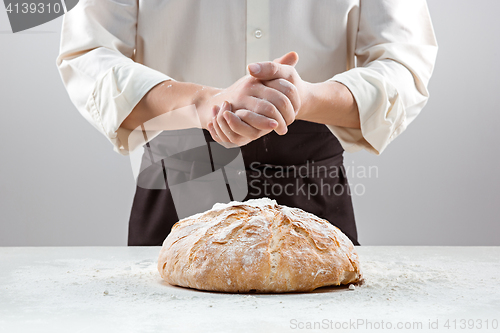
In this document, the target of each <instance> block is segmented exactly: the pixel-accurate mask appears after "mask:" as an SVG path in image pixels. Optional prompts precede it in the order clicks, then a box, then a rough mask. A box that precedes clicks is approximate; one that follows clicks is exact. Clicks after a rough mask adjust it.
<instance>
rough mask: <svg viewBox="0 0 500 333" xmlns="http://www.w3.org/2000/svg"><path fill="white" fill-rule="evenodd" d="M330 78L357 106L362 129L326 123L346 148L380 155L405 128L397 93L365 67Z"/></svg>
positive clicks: (402, 110) (377, 74)
mask: <svg viewBox="0 0 500 333" xmlns="http://www.w3.org/2000/svg"><path fill="white" fill-rule="evenodd" d="M330 80H333V81H337V82H340V83H342V84H343V85H345V86H346V87H347V88H348V89H349V90H350V91H351V93H352V95H353V97H354V99H355V101H356V103H357V105H358V110H359V118H360V125H361V129H352V128H344V127H338V126H330V125H328V126H327V127H328V128H329V129H330V130H331V131H332V133H333V134H334V135H335V136H336V137H337V138H338V139H339V141H340V143H341V144H342V147H343V148H344V150H345V151H347V152H355V151H359V150H361V149H366V150H367V151H369V152H370V153H373V154H376V155H379V154H381V153H382V152H383V151H384V149H385V148H386V147H387V145H388V144H389V143H390V142H391V141H392V140H393V139H394V138H395V137H397V136H398V135H399V134H400V133H401V132H403V131H404V130H405V129H406V124H405V111H404V107H403V103H402V101H401V99H400V97H399V94H398V92H397V90H396V89H395V88H394V86H392V85H391V84H390V83H389V82H387V80H385V79H384V77H383V76H382V75H381V74H380V73H378V72H376V71H374V70H372V69H370V68H368V67H364V68H354V69H351V70H349V71H347V72H343V73H340V74H337V75H335V76H334V77H333V78H331V79H330Z"/></svg>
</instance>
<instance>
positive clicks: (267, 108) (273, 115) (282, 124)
mask: <svg viewBox="0 0 500 333" xmlns="http://www.w3.org/2000/svg"><path fill="white" fill-rule="evenodd" d="M265 88H267V89H269V90H274V89H272V88H268V87H265ZM282 95H283V94H282ZM283 96H284V95H283ZM251 98H252V99H253V103H252V104H253V107H251V108H248V110H252V111H253V112H255V113H257V114H259V115H261V116H264V117H267V118H270V119H274V120H276V121H277V122H278V126H276V128H275V129H274V131H275V132H276V133H278V134H279V135H284V134H286V133H287V132H288V128H287V123H286V121H285V118H284V117H283V115H282V114H281V112H280V110H279V109H278V108H277V107H276V106H275V105H274V104H273V103H271V102H270V101H268V100H266V99H265V97H264V98H259V97H251ZM284 98H287V97H286V96H284Z"/></svg>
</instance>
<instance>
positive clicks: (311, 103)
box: [296, 81, 361, 129]
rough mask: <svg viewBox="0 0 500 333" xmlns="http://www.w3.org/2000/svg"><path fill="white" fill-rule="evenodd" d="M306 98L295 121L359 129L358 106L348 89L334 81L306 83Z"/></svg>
mask: <svg viewBox="0 0 500 333" xmlns="http://www.w3.org/2000/svg"><path fill="white" fill-rule="evenodd" d="M307 86H308V89H307V90H308V96H307V98H306V100H305V101H303V103H302V106H301V107H300V110H299V113H298V114H297V117H296V119H300V120H307V121H310V122H314V123H320V124H325V125H332V126H340V127H347V128H357V129H359V128H361V127H360V120H359V112H358V106H357V105H356V100H355V99H354V97H353V96H352V94H351V92H350V91H349V89H347V87H346V86H344V85H343V84H342V83H339V82H336V81H325V82H321V83H308V84H307Z"/></svg>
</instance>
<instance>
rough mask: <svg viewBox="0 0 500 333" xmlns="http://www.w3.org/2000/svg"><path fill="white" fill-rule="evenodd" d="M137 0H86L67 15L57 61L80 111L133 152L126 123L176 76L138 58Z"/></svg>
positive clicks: (118, 146)
mask: <svg viewBox="0 0 500 333" xmlns="http://www.w3.org/2000/svg"><path fill="white" fill-rule="evenodd" d="M136 26H137V1H136V0H81V1H80V2H79V3H78V5H77V6H76V7H75V8H74V9H73V10H71V11H70V12H68V13H67V14H66V15H65V16H64V18H63V26H62V34H61V45H60V52H59V56H58V57H57V60H56V63H57V67H58V69H59V72H60V75H61V77H62V80H63V82H64V85H65V87H66V89H67V91H68V94H69V96H70V99H71V101H72V102H73V104H74V105H75V106H76V108H77V109H78V111H79V112H80V113H81V114H82V115H83V116H84V118H85V119H87V120H88V121H89V122H90V123H91V124H92V125H93V126H94V127H95V128H97V129H98V130H99V131H100V132H101V133H103V134H104V135H105V136H106V137H107V138H108V139H109V140H110V141H111V143H112V144H113V146H114V149H115V151H117V152H119V153H121V154H124V155H126V154H127V153H128V143H127V137H128V133H127V132H128V131H126V130H124V129H121V128H120V125H121V123H122V122H123V121H124V120H125V118H127V116H128V115H129V114H130V113H131V112H132V110H133V108H134V107H135V106H136V105H137V103H139V101H140V100H141V99H142V98H143V97H144V95H145V94H146V93H147V92H148V91H149V90H150V89H151V88H153V87H154V86H156V85H157V84H159V83H160V82H163V81H166V80H171V78H170V77H169V76H167V75H165V74H163V73H161V72H159V71H156V70H154V69H151V68H149V67H146V66H144V65H142V64H139V63H136V62H134V61H133V57H134V50H135V42H136Z"/></svg>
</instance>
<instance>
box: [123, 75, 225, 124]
mask: <svg viewBox="0 0 500 333" xmlns="http://www.w3.org/2000/svg"><path fill="white" fill-rule="evenodd" d="M219 92H220V89H217V88H213V87H208V86H202V85H198V84H195V83H189V82H178V81H164V82H162V83H160V84H158V85H156V86H155V87H154V88H152V89H151V90H150V91H149V92H148V93H146V95H144V97H143V98H142V99H141V101H140V102H139V103H138V104H137V105H136V106H135V108H134V109H133V110H132V112H131V113H130V114H129V116H128V117H127V118H126V119H125V120H124V121H123V123H122V124H121V126H120V127H122V128H124V129H128V130H134V129H136V128H138V127H140V126H141V125H143V124H144V123H146V122H148V121H149V120H151V119H153V118H156V119H160V120H159V121H158V122H155V123H154V124H151V122H149V123H148V125H149V124H151V125H150V126H149V127H148V129H154V130H158V129H159V130H175V129H180V128H175V125H174V126H171V124H172V123H171V122H170V121H169V123H165V122H162V121H161V117H159V116H161V115H164V114H166V113H168V112H171V111H173V110H178V109H181V108H183V107H186V106H190V105H193V104H194V106H195V107H196V111H197V112H196V114H189V115H186V117H184V118H185V119H187V121H188V122H186V121H182V123H183V124H185V125H187V127H197V126H200V124H201V127H202V128H206V126H207V123H208V122H209V121H210V119H206V118H208V114H209V113H208V112H207V111H206V110H203V107H204V106H202V104H203V101H205V100H207V99H208V98H209V97H211V96H213V95H215V94H217V93H219ZM186 112H189V111H188V110H187V109H186ZM197 118H198V119H197ZM151 126H153V127H154V128H151ZM170 127H172V128H170ZM181 127H185V126H181Z"/></svg>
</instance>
